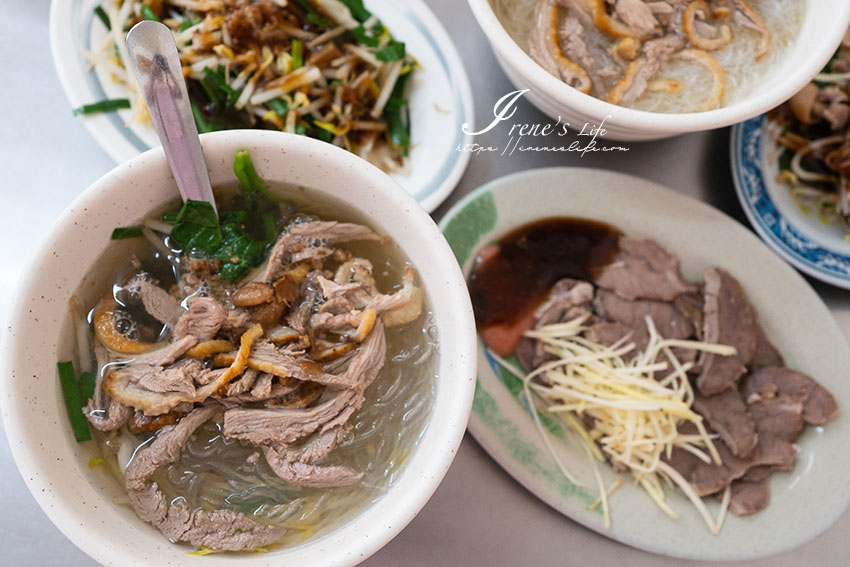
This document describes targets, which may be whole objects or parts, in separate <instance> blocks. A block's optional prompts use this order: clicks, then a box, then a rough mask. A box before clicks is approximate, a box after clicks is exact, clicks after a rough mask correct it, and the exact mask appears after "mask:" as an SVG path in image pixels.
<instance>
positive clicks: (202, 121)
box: [191, 102, 227, 134]
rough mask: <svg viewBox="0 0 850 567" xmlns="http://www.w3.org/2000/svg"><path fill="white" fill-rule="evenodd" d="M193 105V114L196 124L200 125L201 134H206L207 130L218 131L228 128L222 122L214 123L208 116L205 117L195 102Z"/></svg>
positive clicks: (199, 131)
mask: <svg viewBox="0 0 850 567" xmlns="http://www.w3.org/2000/svg"><path fill="white" fill-rule="evenodd" d="M191 106H192V116H193V117H194V118H195V125H196V126H197V127H198V133H199V134H206V133H207V132H218V131H220V130H227V126H222V125H221V124H214V123H212V122H209V121H208V120H207V119H206V118H204V114H203V112H201V109H200V108H198V105H197V104H195V103H194V102H193V103H191Z"/></svg>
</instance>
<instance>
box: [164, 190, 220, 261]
mask: <svg viewBox="0 0 850 567" xmlns="http://www.w3.org/2000/svg"><path fill="white" fill-rule="evenodd" d="M171 236H173V237H174V239H175V240H177V242H179V243H180V244H183V245H184V246H187V247H189V248H194V249H196V250H202V251H204V252H208V253H213V252H215V251H216V250H217V249H218V247H219V246H220V245H221V240H222V236H221V227H220V226H219V223H218V217H217V216H216V214H215V210H214V209H213V206H212V205H211V204H209V203H207V202H205V201H186V202H185V203H183V208H181V209H180V212H179V213H178V214H177V220H176V221H174V227H173V228H172V229H171Z"/></svg>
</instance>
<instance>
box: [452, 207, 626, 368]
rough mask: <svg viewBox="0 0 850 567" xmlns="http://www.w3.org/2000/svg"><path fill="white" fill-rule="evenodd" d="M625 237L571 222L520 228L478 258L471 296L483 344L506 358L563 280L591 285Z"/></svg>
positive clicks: (595, 223) (590, 224)
mask: <svg viewBox="0 0 850 567" xmlns="http://www.w3.org/2000/svg"><path fill="white" fill-rule="evenodd" d="M621 235H622V232H621V231H620V230H619V229H617V228H616V227H613V226H611V225H609V224H606V223H603V222H599V221H593V220H587V219H579V218H570V217H557V218H548V219H542V220H539V221H536V222H533V223H530V224H527V225H524V226H521V227H519V228H517V229H515V230H514V231H512V232H510V233H509V234H507V235H506V236H504V237H502V238H501V239H500V240H498V241H497V242H496V243H494V244H490V245H488V246H485V247H484V248H483V249H482V250H481V251H480V252H479V253H478V256H477V257H476V258H475V265H474V267H473V270H472V274H471V275H470V277H469V293H470V296H471V298H472V307H473V310H474V312H475V322H476V325H477V327H478V330H479V333H481V335H482V338H483V339H484V342H485V343H486V344H487V346H489V347H490V348H492V349H493V350H495V351H496V352H497V353H498V354H500V355H503V356H507V355H509V354H510V353H511V352H513V349H514V348H515V347H516V343H517V342H518V341H519V338H520V337H521V335H522V333H523V332H524V331H526V330H528V329H529V328H531V325H532V323H533V317H534V310H535V309H536V308H537V306H539V305H540V304H541V303H542V302H543V300H544V299H545V298H546V295H547V294H548V293H549V290H550V289H551V288H552V286H553V285H554V284H555V282H557V281H558V280H560V279H563V278H575V279H579V280H592V279H593V278H594V276H595V275H596V274H597V273H598V271H599V270H600V269H601V268H602V267H603V266H606V265H607V264H610V263H611V262H612V261H613V259H614V257H615V256H616V255H617V252H618V250H619V245H618V242H619V239H620V236H621Z"/></svg>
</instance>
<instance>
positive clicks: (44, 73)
mask: <svg viewBox="0 0 850 567" xmlns="http://www.w3.org/2000/svg"><path fill="white" fill-rule="evenodd" d="M429 3H430V5H431V7H432V8H433V10H434V11H435V12H436V14H437V16H438V18H440V20H441V21H442V22H443V24H444V25H445V26H446V28H447V29H448V31H449V34H450V35H451V36H452V37H453V38H454V40H455V42H456V45H457V48H458V50H459V51H460V54H461V56H462V57H463V58H464V61H465V62H466V65H467V69H468V72H469V73H470V79H471V81H472V88H473V93H474V97H475V104H476V107H477V121H478V124H486V123H489V121H490V120H491V119H492V108H493V103H494V102H495V101H496V100H497V99H498V98H499V97H501V96H502V95H504V94H505V93H507V92H509V91H512V90H513V87H512V86H511V85H510V83H509V82H508V81H507V79H506V78H505V76H504V75H503V74H502V71H501V69H499V67H498V65H497V63H496V60H495V59H494V57H493V55H492V54H491V52H490V51H489V48H488V45H487V41H486V39H485V37H484V35H483V34H482V33H481V31H480V30H479V28H478V26H477V24H476V23H475V21H474V19H473V17H472V13H471V12H470V11H469V8H468V7H467V5H466V2H463V0H430V2H429ZM2 4H3V8H4V11H3V17H2V18H0V53H2V54H3V58H2V60H1V61H0V69H2V72H0V76H2V77H3V87H2V89H0V112H2V119H0V124H2V126H0V172H2V179H3V185H2V188H0V195H2V198H1V199H2V201H0V242H3V243H4V244H3V248H4V253H3V261H2V262H1V263H0V322H2V323H3V324H6V320H7V317H8V312H9V303H10V299H9V298H10V295H11V294H12V292H13V290H14V288H15V286H16V282H17V280H18V278H19V276H20V274H21V273H22V271H23V270H24V268H25V267H26V266H27V264H28V263H29V261H30V258H31V256H32V254H33V253H34V251H35V250H36V248H37V246H38V244H39V243H40V242H41V240H42V238H43V236H44V235H45V232H46V231H47V230H48V228H49V227H50V226H51V224H52V223H53V222H54V220H55V219H56V218H57V217H58V216H59V214H60V213H61V212H62V210H63V209H64V208H65V207H66V206H67V205H68V204H69V203H70V202H71V200H72V199H73V198H74V197H75V196H76V195H77V194H78V193H79V192H80V191H82V190H83V189H84V188H86V187H87V186H88V185H89V184H91V183H92V182H93V181H95V180H96V179H97V178H98V177H100V176H101V175H103V174H104V173H106V172H107V171H108V170H109V169H111V168H112V167H113V165H114V164H113V162H112V161H111V160H110V158H109V157H108V156H107V155H106V154H105V153H104V152H103V151H102V150H101V149H100V148H99V147H98V146H97V145H96V144H95V142H94V140H93V139H92V138H91V137H90V136H89V134H88V133H87V132H86V130H85V129H84V128H83V126H82V124H81V122H80V121H79V120H78V119H76V118H74V117H72V116H71V109H70V107H69V105H68V103H67V102H66V100H65V97H64V95H63V93H62V91H61V88H60V86H59V81H58V79H57V77H56V73H55V71H54V69H53V63H52V60H51V57H50V49H49V40H48V10H49V2H48V0H4V1H3V3H2ZM513 121H515V122H547V121H548V120H547V119H546V118H545V117H544V116H543V115H542V114H540V113H539V112H538V111H537V110H535V109H534V108H533V107H531V106H529V105H528V104H525V103H522V104H521V106H520V108H519V112H518V113H517V114H516V116H515V117H514V119H513ZM505 134H506V130H504V129H501V130H500V129H495V130H493V131H491V132H489V133H488V134H485V135H483V136H481V137H480V139H479V140H478V142H479V143H482V144H484V145H487V144H488V143H489V144H493V145H497V144H503V143H504V139H505ZM551 145H560V144H558V140H557V139H553V140H552V141H551ZM626 145H628V147H629V151H628V152H625V153H618V154H606V155H599V156H595V155H594V156H592V155H587V156H586V157H580V156H579V155H577V154H545V153H529V154H523V155H514V156H511V157H498V156H497V155H486V154H482V155H478V156H473V157H472V160H471V163H470V166H469V169H468V171H467V173H466V175H465V176H464V177H463V179H462V180H461V183H460V185H459V186H458V188H457V189H456V190H455V192H454V193H453V194H452V196H451V197H450V198H449V201H448V202H447V203H446V204H445V205H443V206H442V207H440V209H438V210H437V212H436V213H435V218H439V217H440V216H442V214H444V213H445V211H446V210H447V209H448V207H449V206H450V205H451V203H454V202H455V201H457V200H458V199H459V198H460V197H461V196H462V195H464V194H465V193H467V192H469V191H471V190H472V189H474V188H475V187H478V186H479V185H481V184H483V183H485V182H487V181H489V180H491V179H494V178H496V177H499V176H501V175H505V174H508V173H511V172H515V171H519V170H523V169H530V168H534V167H545V166H554V165H574V166H575V165H579V166H587V167H600V168H606V169H612V170H617V171H622V172H626V173H631V174H634V175H638V176H642V177H646V178H649V179H652V180H654V181H657V182H660V183H662V184H664V185H667V186H669V187H672V188H674V189H676V190H679V191H681V192H683V193H686V194H689V195H693V196H696V197H699V198H702V199H704V200H705V201H707V202H709V203H711V204H712V205H714V206H716V207H718V208H720V209H722V210H724V211H726V212H727V213H729V214H730V215H732V216H734V217H735V218H737V219H738V220H740V221H742V222H744V223H745V224H746V220H745V219H744V216H743V212H742V211H741V209H740V207H739V206H738V203H737V200H736V198H735V195H734V189H733V186H732V177H731V174H730V170H729V158H728V155H729V132H728V130H721V131H717V132H711V133H707V134H694V135H689V136H682V137H679V138H675V139H672V140H667V141H661V142H653V143H643V144H626ZM530 190H533V189H530ZM812 285H813V286H814V287H815V289H816V290H817V291H818V293H820V295H821V297H823V299H824V301H826V303H827V305H828V306H829V307H830V309H831V310H832V313H833V315H834V316H835V317H836V319H837V320H838V323H839V325H840V326H841V328H842V330H843V331H844V334H845V336H847V337H850V293H849V292H847V291H843V290H839V289H837V288H832V287H829V286H827V285H824V284H819V283H815V282H813V284H812ZM0 379H3V377H0ZM845 403H847V402H846V401H845ZM0 487H2V489H0V494H2V500H0V541H2V551H0V565H9V566H12V565H39V566H43V567H48V566H54V565H56V566H60V565H61V566H62V567H84V566H86V567H91V566H94V565H95V563H94V562H93V561H92V560H91V559H89V558H88V557H86V556H85V555H84V554H83V553H82V552H80V551H79V550H77V549H76V548H75V547H74V546H73V545H72V544H71V543H70V542H69V541H68V540H66V539H65V537H64V536H63V535H62V534H61V533H60V532H59V530H57V529H56V528H55V527H54V526H53V524H51V523H50V521H49V520H48V519H47V516H45V515H44V513H43V512H42V511H41V509H39V507H38V506H37V505H36V503H35V500H33V498H32V497H31V496H30V494H29V492H28V491H27V489H26V486H25V485H24V483H23V481H22V479H21V477H20V475H19V474H18V471H17V469H16V467H15V464H14V462H13V461H12V456H11V454H10V452H9V447H8V445H7V444H6V443H2V442H0ZM848 533H850V514H845V515H844V517H843V518H842V519H841V520H840V521H839V522H838V523H837V524H836V525H835V526H833V527H832V529H830V530H829V531H827V532H826V533H825V534H823V535H822V536H820V537H819V538H817V539H816V540H815V541H813V542H811V543H809V544H807V545H805V546H803V547H800V548H798V549H796V550H794V551H791V552H789V553H786V554H784V555H781V556H777V557H772V558H768V559H763V560H759V561H751V562H747V563H745V564H744V565H748V566H768V565H769V566H771V567H784V566H788V567H792V566H794V567H796V566H798V565H819V566H823V567H829V566H832V565H846V564H847V561H848V560H847V557H848V556H850V538H848V537H847V534H848ZM576 564H582V565H591V564H592V565H595V566H600V567H605V566H613V565H629V566H630V567H640V566H649V565H653V566H655V565H659V566H667V565H670V566H672V565H689V564H691V563H689V562H683V561H679V560H672V559H669V558H665V557H661V556H656V555H652V554H649V553H645V552H642V551H637V550H634V549H631V548H629V547H626V546H623V545H620V544H619V543H616V542H614V541H611V540H609V539H607V538H605V537H603V536H600V535H598V534H596V533H594V532H591V531H589V530H587V529H585V528H583V527H581V526H579V525H577V524H575V523H573V522H572V521H570V520H569V519H567V518H565V517H563V516H561V515H560V514H558V513H557V512H555V511H554V510H552V509H550V508H549V507H548V506H546V505H545V504H543V503H542V502H540V501H538V500H537V499H536V498H535V497H534V496H532V495H531V494H530V493H529V492H527V491H526V490H525V489H524V488H523V487H522V486H520V485H519V484H518V483H516V482H515V481H514V480H513V479H512V478H511V477H510V476H508V475H507V474H506V473H505V472H503V471H502V470H501V469H500V468H499V466H498V465H497V464H496V463H495V462H494V461H493V460H491V459H490V458H489V457H488V456H487V454H486V453H485V452H484V451H483V450H482V449H481V447H480V446H479V445H478V444H477V443H476V442H475V440H474V439H472V437H471V436H469V435H467V436H466V438H465V439H464V441H463V444H462V445H461V448H460V452H459V453H458V455H457V458H456V460H455V462H454V465H453V466H452V468H451V470H450V471H449V473H448V476H447V477H446V479H445V481H444V482H443V484H442V485H441V486H440V488H439V489H438V490H437V492H436V494H435V495H434V497H433V498H432V499H431V501H430V502H429V503H428V504H427V505H426V506H425V508H424V509H423V510H422V512H421V513H420V514H419V516H418V517H417V518H416V519H414V520H413V522H412V523H411V524H410V525H409V526H408V527H407V528H406V529H405V530H404V531H403V532H402V533H401V534H400V535H399V536H398V537H397V538H396V539H395V540H393V541H392V542H391V543H390V544H389V545H387V546H386V547H385V548H384V549H383V550H381V551H380V552H378V553H377V554H376V555H375V556H373V557H372V558H370V559H368V560H367V561H366V562H365V563H364V565H366V566H368V567H383V566H387V567H389V566H397V565H405V566H406V567H435V566H443V565H463V566H465V567H477V566H481V567H484V566H487V567H501V566H505V567H514V566H517V565H535V566H548V565H553V566H554V565H558V566H563V565H576Z"/></svg>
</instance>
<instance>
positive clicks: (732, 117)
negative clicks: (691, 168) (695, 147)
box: [468, 0, 850, 141]
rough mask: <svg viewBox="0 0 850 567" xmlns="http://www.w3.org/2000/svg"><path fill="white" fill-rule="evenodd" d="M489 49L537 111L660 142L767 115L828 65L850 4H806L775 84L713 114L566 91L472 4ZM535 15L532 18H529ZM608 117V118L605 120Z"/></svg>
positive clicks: (610, 135)
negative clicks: (652, 108) (626, 104)
mask: <svg viewBox="0 0 850 567" xmlns="http://www.w3.org/2000/svg"><path fill="white" fill-rule="evenodd" d="M468 2H469V6H470V7H471V8H472V13H473V14H474V15H475V18H476V19H477V20H478V24H479V25H480V26H481V29H482V30H484V33H485V35H486V36H487V39H488V40H489V41H490V47H491V48H492V49H493V52H494V54H495V55H496V59H497V60H498V62H499V64H500V65H501V67H502V69H503V70H504V72H505V74H506V75H507V76H508V79H510V81H511V82H512V83H513V84H514V85H515V86H516V88H517V89H530V90H529V92H527V93H526V94H525V95H524V96H525V98H527V99H528V100H529V101H530V102H531V103H533V104H534V105H535V106H536V107H537V108H539V109H540V110H541V111H543V112H544V113H546V114H548V115H549V116H551V117H552V118H553V119H557V118H558V117H560V118H561V119H562V122H567V123H569V124H571V125H572V126H573V127H575V128H576V129H581V127H582V126H583V125H584V124H586V123H587V124H599V123H601V122H602V120H604V119H605V128H606V129H607V133H606V134H605V136H604V137H605V138H606V139H609V140H619V141H641V140H657V139H660V138H667V137H670V136H675V135H677V134H684V133H687V132H699V131H702V130H711V129H714V128H722V127H724V126H729V125H731V124H735V123H737V122H742V121H744V120H747V119H749V118H752V117H753V116H757V115H759V114H762V113H763V112H767V111H768V110H770V109H772V108H774V107H776V106H778V105H779V104H781V103H782V102H784V101H786V100H787V99H789V98H790V97H791V96H792V95H794V93H796V92H797V91H799V90H800V89H801V88H802V87H803V86H804V85H806V83H808V82H809V81H811V79H812V77H814V75H815V74H816V73H818V72H819V71H820V70H821V69H822V68H823V66H824V65H825V64H826V63H827V61H829V59H830V57H832V54H833V53H834V52H835V49H836V48H837V47H838V44H839V43H840V41H841V38H842V37H843V36H844V33H845V31H846V30H847V26H848V23H850V2H847V0H807V3H808V7H807V9H806V14H805V18H804V21H803V24H802V26H801V29H800V34H799V37H798V38H797V40H796V42H795V43H794V45H791V46H789V49H788V50H787V57H786V58H785V60H784V61H783V62H782V64H781V65H780V66H777V68H776V69H775V71H774V72H773V74H772V75H771V78H770V80H768V81H766V82H765V83H764V84H762V85H760V86H759V88H758V89H756V90H755V91H753V93H752V94H751V95H750V96H749V97H747V98H746V99H744V100H742V101H740V102H736V103H734V104H731V105H729V106H724V107H722V108H718V109H716V110H710V111H708V112H693V113H687V114H660V113H655V112H646V111H641V110H633V109H630V108H623V107H621V106H617V105H614V104H610V103H608V102H605V101H603V100H600V99H598V98H595V97H592V96H590V95H585V94H582V93H580V92H579V91H577V90H575V89H574V88H572V87H569V86H567V85H566V84H565V83H564V82H562V81H560V80H558V79H557V78H555V77H553V76H552V75H550V74H549V73H547V72H546V71H545V70H544V69H543V68H542V67H541V66H540V65H538V64H537V63H536V62H535V61H534V60H533V59H532V58H531V57H530V56H529V55H528V54H527V53H526V52H525V51H523V50H522V49H521V48H520V47H519V46H518V45H517V44H516V43H515V42H514V40H513V39H511V37H510V36H509V35H508V33H507V32H506V31H505V29H504V27H502V24H501V23H500V22H499V20H498V18H496V14H495V13H494V12H493V8H492V7H491V5H490V0H468ZM531 17H533V14H529V18H531ZM606 117H607V119H606Z"/></svg>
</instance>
